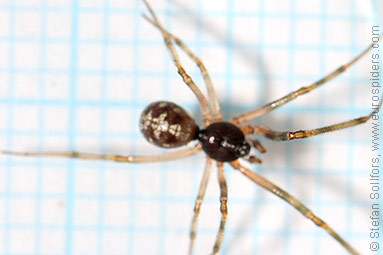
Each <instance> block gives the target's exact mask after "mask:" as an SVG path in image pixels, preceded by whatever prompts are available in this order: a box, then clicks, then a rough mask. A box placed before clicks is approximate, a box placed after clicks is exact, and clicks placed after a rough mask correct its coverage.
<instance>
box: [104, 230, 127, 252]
mask: <svg viewBox="0 0 383 255" xmlns="http://www.w3.org/2000/svg"><path fill="white" fill-rule="evenodd" d="M129 237H130V235H129V234H128V233H121V232H112V231H105V232H104V233H103V236H102V248H103V251H102V254H116V255H118V254H129Z"/></svg>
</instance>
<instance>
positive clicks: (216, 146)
mask: <svg viewBox="0 0 383 255" xmlns="http://www.w3.org/2000/svg"><path fill="white" fill-rule="evenodd" d="M198 140H199V141H200V142H201V145H202V149H203V150H204V151H205V152H206V154H207V155H208V156H209V157H211V158H212V159H215V160H217V161H220V162H229V161H233V160H236V159H238V158H240V157H243V156H246V155H248V154H249V152H250V145H249V144H248V143H247V142H246V140H245V137H244V135H243V133H242V131H241V130H240V129H239V128H238V127H236V126H234V125H233V124H231V123H229V122H215V123H212V124H210V125H209V126H207V127H206V128H205V129H203V130H201V131H199V133H198Z"/></svg>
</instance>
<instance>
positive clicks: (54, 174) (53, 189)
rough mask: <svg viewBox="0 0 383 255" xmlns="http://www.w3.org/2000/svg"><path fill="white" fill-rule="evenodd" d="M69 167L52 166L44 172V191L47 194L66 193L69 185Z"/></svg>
mask: <svg viewBox="0 0 383 255" xmlns="http://www.w3.org/2000/svg"><path fill="white" fill-rule="evenodd" d="M66 179H67V169H66V168H65V167H50V168H49V169H44V170H43V172H42V188H41V189H42V192H44V193H45V194H64V193H65V191H66V187H67V180H66Z"/></svg>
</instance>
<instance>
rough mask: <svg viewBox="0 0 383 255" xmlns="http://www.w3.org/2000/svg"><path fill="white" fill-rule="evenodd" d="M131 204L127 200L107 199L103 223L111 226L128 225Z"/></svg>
mask: <svg viewBox="0 0 383 255" xmlns="http://www.w3.org/2000/svg"><path fill="white" fill-rule="evenodd" d="M129 212H130V205H129V203H128V202H126V201H110V200H109V201H105V203H104V213H103V215H104V219H103V223H104V224H105V225H106V226H111V227H126V226H128V224H129V223H130V222H129V219H130V215H129Z"/></svg>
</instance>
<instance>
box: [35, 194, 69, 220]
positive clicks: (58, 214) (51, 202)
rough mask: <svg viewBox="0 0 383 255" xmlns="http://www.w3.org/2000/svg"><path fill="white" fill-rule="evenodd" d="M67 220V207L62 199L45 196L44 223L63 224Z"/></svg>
mask: <svg viewBox="0 0 383 255" xmlns="http://www.w3.org/2000/svg"><path fill="white" fill-rule="evenodd" d="M65 220H66V207H65V203H64V202H63V200H61V199H56V198H55V199H51V198H44V199H43V200H42V202H41V222H42V224H47V225H55V226H60V225H61V226H62V225H64V224H65Z"/></svg>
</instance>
